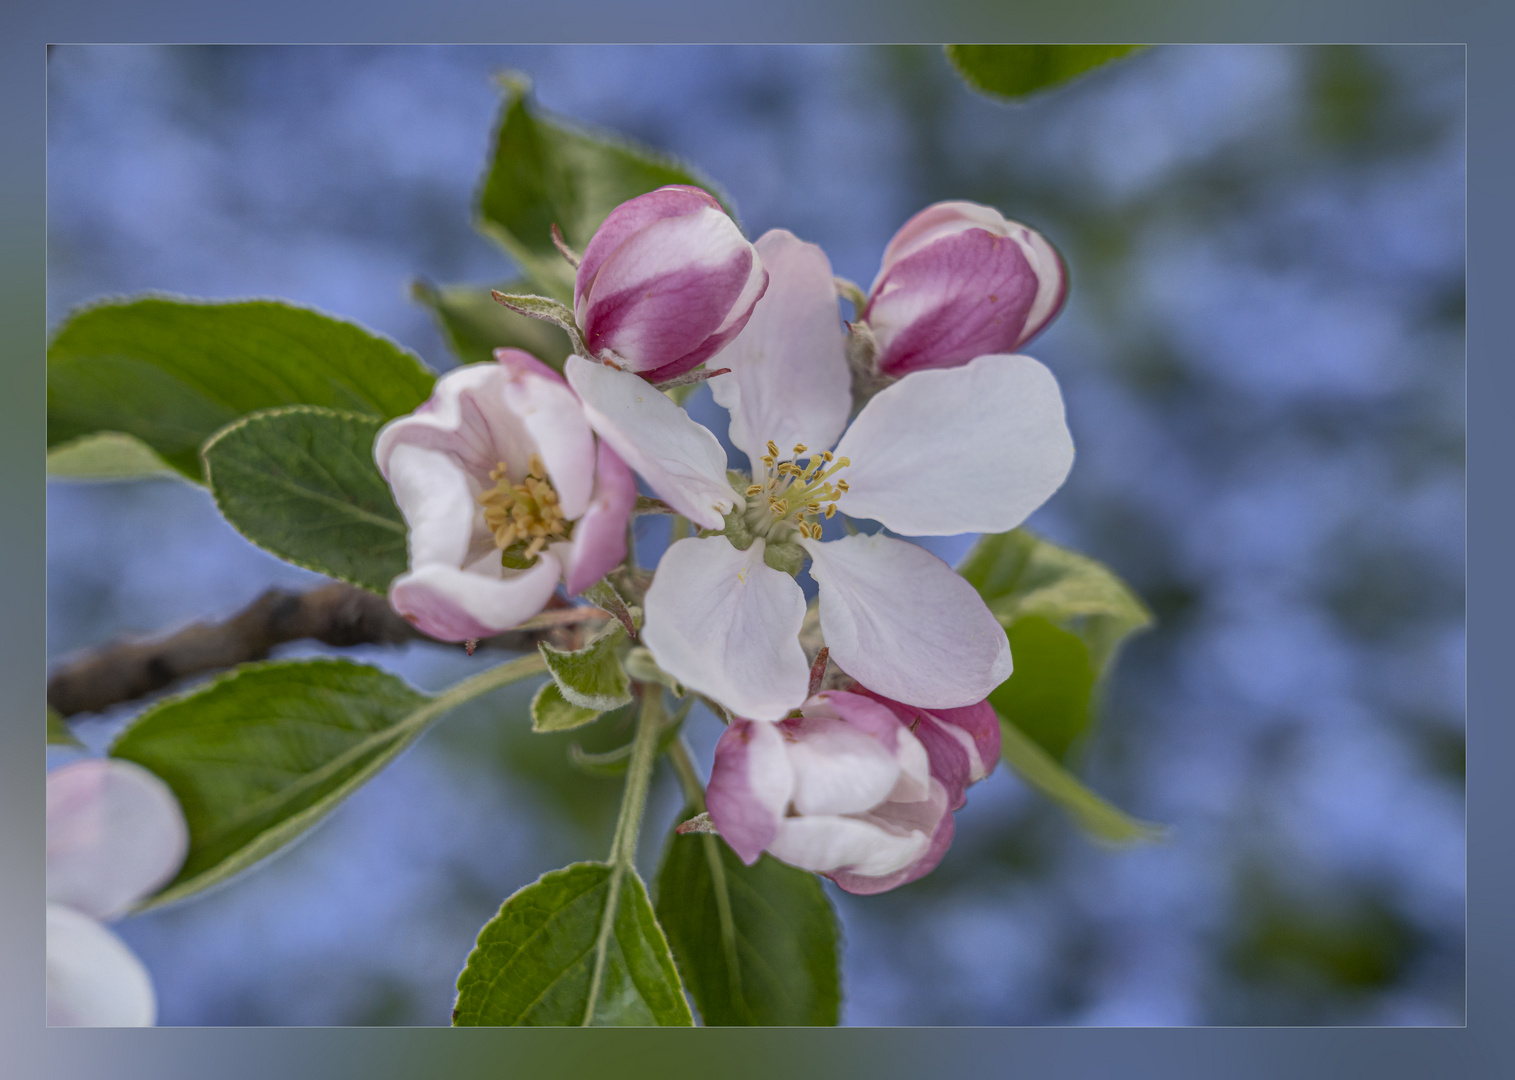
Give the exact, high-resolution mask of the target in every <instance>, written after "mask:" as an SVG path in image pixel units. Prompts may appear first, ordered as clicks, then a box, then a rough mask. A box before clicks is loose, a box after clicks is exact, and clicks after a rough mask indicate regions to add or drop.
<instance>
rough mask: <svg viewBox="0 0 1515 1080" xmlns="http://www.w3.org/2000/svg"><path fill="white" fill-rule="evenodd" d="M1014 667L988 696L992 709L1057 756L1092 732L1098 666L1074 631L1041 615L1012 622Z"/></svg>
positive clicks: (1062, 757) (1061, 756)
mask: <svg viewBox="0 0 1515 1080" xmlns="http://www.w3.org/2000/svg"><path fill="white" fill-rule="evenodd" d="M1009 635H1010V655H1011V656H1012V657H1014V658H1015V671H1014V672H1013V673H1012V674H1011V676H1010V678H1009V679H1007V680H1006V681H1005V682H1003V683H1001V684H1000V685H999V687H998V688H997V689H996V690H995V691H994V692H993V693H991V694H990V695H989V704H990V705H992V706H994V711H995V712H997V713H999V714H1000V716H1002V717H1004V718H1005V719H1006V720H1009V721H1010V722H1011V723H1012V724H1014V725H1015V726H1016V727H1018V728H1020V729H1021V730H1022V731H1024V732H1025V733H1026V735H1027V736H1028V737H1029V738H1031V739H1032V740H1033V741H1034V742H1035V743H1036V744H1037V745H1038V746H1040V747H1041V748H1042V749H1043V750H1045V751H1046V752H1047V753H1049V754H1051V755H1052V757H1053V758H1054V759H1056V760H1058V761H1066V760H1067V759H1068V752H1069V750H1071V749H1073V748H1074V747H1075V746H1076V745H1077V744H1078V742H1079V740H1080V739H1081V738H1082V737H1083V735H1084V734H1085V733H1086V732H1087V731H1088V729H1089V724H1090V721H1091V720H1092V718H1093V711H1092V710H1091V709H1090V698H1091V696H1092V695H1093V693H1094V681H1095V671H1094V666H1093V665H1092V664H1091V663H1090V662H1089V649H1088V647H1087V646H1085V645H1084V643H1083V640H1082V639H1080V638H1079V636H1078V635H1077V634H1075V633H1073V632H1072V631H1070V630H1063V629H1061V628H1060V627H1057V626H1054V625H1053V624H1052V623H1050V622H1048V621H1047V620H1046V619H1044V618H1042V617H1041V616H1040V615H1028V616H1026V617H1025V618H1022V619H1017V620H1016V621H1015V622H1013V623H1012V624H1011V625H1010V629H1009Z"/></svg>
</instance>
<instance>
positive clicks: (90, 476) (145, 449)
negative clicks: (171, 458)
mask: <svg viewBox="0 0 1515 1080" xmlns="http://www.w3.org/2000/svg"><path fill="white" fill-rule="evenodd" d="M47 475H48V478H49V479H63V480H142V479H147V478H151V477H159V478H161V477H176V478H178V477H179V475H180V474H179V472H178V471H177V470H175V469H174V468H172V467H171V466H170V465H169V464H168V463H167V462H166V461H164V460H163V459H162V458H161V457H159V456H158V455H157V454H156V453H154V452H153V448H152V447H150V446H148V445H147V444H146V443H145V442H143V441H142V440H141V439H134V438H132V437H131V436H130V435H123V434H121V433H120V432H119V431H102V432H99V433H97V434H95V435H85V436H82V437H81V438H78V439H75V440H73V441H72V442H67V443H64V444H63V445H61V446H57V447H54V448H53V449H51V450H49V451H48V452H47Z"/></svg>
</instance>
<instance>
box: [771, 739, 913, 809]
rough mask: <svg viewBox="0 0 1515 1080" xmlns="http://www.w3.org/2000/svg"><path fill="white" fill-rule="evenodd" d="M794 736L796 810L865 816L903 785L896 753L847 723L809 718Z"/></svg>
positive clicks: (791, 748)
mask: <svg viewBox="0 0 1515 1080" xmlns="http://www.w3.org/2000/svg"><path fill="white" fill-rule="evenodd" d="M785 726H786V727H788V725H785ZM794 735H795V739H794V741H793V742H791V743H790V744H789V763H790V765H791V766H792V767H793V769H794V808H795V810H796V811H798V812H799V813H801V814H860V813H863V812H864V811H867V810H871V809H873V808H874V807H875V806H877V805H878V804H879V803H881V802H883V801H884V800H885V799H887V798H888V797H889V793H890V792H891V791H893V790H894V787H895V785H896V784H897V783H898V782H899V779H900V764H899V762H898V761H896V760H895V758H894V755H893V754H891V753H890V752H889V751H888V750H887V749H885V747H884V744H883V743H881V742H879V741H878V740H877V739H875V738H873V737H871V736H869V735H867V734H865V733H863V732H861V731H859V730H858V729H857V728H855V727H853V726H851V725H850V724H848V723H847V722H846V721H845V720H832V719H829V718H826V717H814V718H811V717H807V718H806V719H805V720H803V721H801V722H800V723H799V724H798V725H796V728H795V731H794Z"/></svg>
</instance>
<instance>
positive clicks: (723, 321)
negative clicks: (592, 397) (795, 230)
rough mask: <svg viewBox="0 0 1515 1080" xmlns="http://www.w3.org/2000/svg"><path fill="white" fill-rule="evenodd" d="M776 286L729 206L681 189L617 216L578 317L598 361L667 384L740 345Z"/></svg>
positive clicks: (632, 204)
mask: <svg viewBox="0 0 1515 1080" xmlns="http://www.w3.org/2000/svg"><path fill="white" fill-rule="evenodd" d="M767 287H768V272H767V271H766V270H764V269H763V264H762V260H760V259H759V258H758V254H757V250H756V249H755V248H754V247H753V246H752V244H750V243H748V242H747V239H746V238H745V237H744V236H742V233H741V230H740V229H738V228H737V226H736V223H735V222H734V221H732V220H731V218H730V217H729V216H728V215H727V214H726V211H724V210H722V209H721V204H720V203H718V202H717V201H716V200H715V199H714V198H712V197H711V196H710V195H708V194H707V193H706V192H704V191H701V190H700V189H699V188H697V187H690V186H688V185H685V184H672V185H669V186H668V187H662V188H658V189H657V190H656V191H650V192H648V193H647V194H646V195H639V196H637V197H636V198H634V199H629V200H627V201H626V202H624V203H622V204H621V205H620V206H618V207H616V208H615V209H614V210H612V211H611V212H610V216H609V217H607V218H606V219H605V221H604V223H603V224H601V225H600V227H599V229H598V230H597V231H596V232H595V234H594V236H593V238H591V239H590V241H589V246H588V247H587V248H585V249H584V257H583V261H582V262H580V263H579V268H578V275H577V277H576V278H575V281H574V289H573V312H574V318H575V319H576V320H577V322H578V324H579V329H580V331H581V332H582V333H583V337H584V344H585V347H586V348H587V349H588V350H589V352H590V353H591V354H593V355H594V356H596V357H598V358H599V359H602V360H608V361H610V362H612V363H614V364H615V365H616V366H618V367H620V368H622V369H624V370H626V371H633V372H636V373H637V374H638V375H641V376H643V377H644V378H646V379H647V380H649V381H652V382H661V381H663V380H665V379H669V378H672V377H674V376H676V375H682V374H683V373H684V372H686V371H689V370H690V369H691V368H694V367H696V366H698V365H699V364H702V363H704V361H706V360H707V359H709V358H710V357H711V356H713V355H714V354H715V353H716V352H717V351H719V350H720V349H721V348H722V347H723V346H725V344H726V343H727V342H729V341H730V340H731V339H732V338H734V337H736V335H737V334H738V333H740V332H741V329H742V327H744V326H746V325H747V320H748V319H749V318H750V317H751V315H752V309H753V306H754V305H756V304H757V302H758V299H759V298H760V297H761V296H762V295H763V291H764V290H765V289H767Z"/></svg>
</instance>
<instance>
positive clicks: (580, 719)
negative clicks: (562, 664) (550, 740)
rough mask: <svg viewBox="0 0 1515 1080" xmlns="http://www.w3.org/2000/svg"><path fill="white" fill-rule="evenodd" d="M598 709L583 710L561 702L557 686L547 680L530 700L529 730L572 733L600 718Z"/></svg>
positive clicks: (560, 693)
mask: <svg viewBox="0 0 1515 1080" xmlns="http://www.w3.org/2000/svg"><path fill="white" fill-rule="evenodd" d="M602 711H603V710H600V709H585V708H582V707H580V706H578V705H574V704H572V703H571V702H568V701H565V700H563V692H562V691H561V690H559V689H558V684H557V683H555V682H553V681H552V680H551V679H548V680H547V681H546V682H544V683H543V684H542V685H541V687H540V688H539V689H538V690H537V692H536V696H535V697H533V698H532V699H531V730H532V731H538V732H543V733H547V732H553V731H572V730H573V729H574V728H577V727H583V726H584V725H585V724H591V723H593V722H594V721H596V720H598V719H599V718H600V713H601V712H602Z"/></svg>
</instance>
